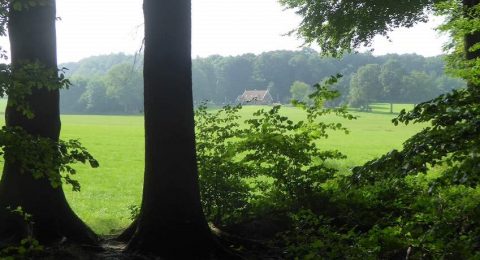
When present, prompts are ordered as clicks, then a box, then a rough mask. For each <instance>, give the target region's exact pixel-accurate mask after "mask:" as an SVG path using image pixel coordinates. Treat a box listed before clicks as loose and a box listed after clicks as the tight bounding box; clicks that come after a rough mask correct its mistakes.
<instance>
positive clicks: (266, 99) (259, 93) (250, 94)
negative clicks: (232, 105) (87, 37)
mask: <svg viewBox="0 0 480 260" xmlns="http://www.w3.org/2000/svg"><path fill="white" fill-rule="evenodd" d="M237 102H238V103H240V104H250V105H270V104H272V103H273V98H272V95H270V91H269V90H268V89H267V90H256V89H255V90H245V92H243V94H242V95H240V96H238V97H237Z"/></svg>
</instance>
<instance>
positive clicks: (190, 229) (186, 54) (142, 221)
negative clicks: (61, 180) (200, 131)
mask: <svg viewBox="0 0 480 260" xmlns="http://www.w3.org/2000/svg"><path fill="white" fill-rule="evenodd" d="M143 10H144V15H145V60H144V88H145V89H144V93H145V94H144V95H145V97H144V98H145V99H144V100H145V181H144V188H143V200H142V205H141V211H140V215H139V218H138V219H137V221H136V222H135V224H134V226H132V227H131V228H130V229H129V230H127V233H129V232H128V231H134V232H133V237H132V238H131V240H130V242H129V245H128V248H127V251H129V252H133V253H140V254H144V255H154V256H160V257H164V258H166V259H199V258H200V259H205V258H210V257H211V256H212V255H213V254H215V251H216V249H217V248H218V247H217V244H216V241H215V239H214V237H213V235H212V234H211V232H210V229H209V226H208V223H207V222H206V220H205V217H204V214H203V211H202V207H201V203H200V192H199V187H198V170H197V165H196V155H195V134H194V119H193V99H192V72H191V69H192V62H191V1H190V0H144V3H143ZM130 234H131V233H130Z"/></svg>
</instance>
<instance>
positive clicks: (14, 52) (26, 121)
mask: <svg viewBox="0 0 480 260" xmlns="http://www.w3.org/2000/svg"><path fill="white" fill-rule="evenodd" d="M55 14H56V9H55V0H49V1H46V3H45V4H42V5H35V6H32V7H29V8H22V9H18V8H17V9H14V8H12V7H10V8H9V17H8V32H9V37H10V43H11V62H12V73H13V75H15V73H18V72H19V71H21V69H22V66H24V65H25V64H28V63H29V64H32V63H34V62H35V63H40V64H42V65H43V66H45V67H46V69H48V70H49V71H51V73H52V76H53V77H57V56H56V30H55V20H56V16H55ZM53 73H54V74H53ZM25 80H27V79H25ZM23 83H25V82H22V78H20V79H19V81H17V82H16V84H17V85H14V88H15V87H16V86H18V85H21V84H23ZM8 102H9V106H7V110H6V113H5V119H6V125H7V126H10V127H21V128H23V129H24V130H25V131H26V132H27V133H29V134H30V135H32V136H40V137H46V138H50V139H51V140H53V141H58V139H59V134H60V113H59V91H58V90H48V89H46V88H33V89H32V94H31V95H29V96H27V98H26V104H28V105H29V106H30V108H31V111H32V112H33V113H34V117H33V118H27V117H26V116H25V115H24V114H23V113H22V112H19V111H17V109H16V107H15V106H14V105H13V104H12V102H13V100H11V99H10V98H9V101H8ZM6 153H7V154H6V156H5V158H6V159H5V165H4V171H3V176H2V179H1V182H0V241H1V243H0V245H1V244H3V243H11V242H15V241H17V240H18V239H21V238H22V237H23V236H25V235H26V234H25V233H26V232H27V230H26V229H25V226H24V223H23V222H22V221H21V220H19V219H18V216H17V217H16V216H14V215H13V214H11V213H10V212H8V211H7V210H6V207H13V208H15V207H17V206H21V207H22V208H23V209H24V211H25V212H27V213H29V214H32V215H33V221H34V222H35V224H34V226H33V235H34V237H35V238H36V239H38V240H39V241H40V242H41V243H51V242H56V241H61V240H62V239H64V238H66V239H67V240H69V241H73V242H77V243H88V244H94V243H96V242H97V237H96V235H95V234H94V233H93V232H92V231H91V230H90V229H89V228H88V227H87V226H86V225H85V224H84V223H83V222H82V221H81V220H80V219H79V218H78V217H77V216H76V215H75V213H74V212H73V211H72V210H71V208H70V207H69V206H68V204H67V201H66V199H65V195H64V193H63V190H62V187H61V186H60V187H58V188H53V187H52V185H51V183H50V181H49V180H48V179H47V178H41V179H34V178H33V177H32V174H30V173H29V172H22V170H21V169H20V168H21V167H20V165H19V164H18V161H16V160H12V158H11V156H8V153H9V151H8V149H7V151H6ZM30 232H31V231H30Z"/></svg>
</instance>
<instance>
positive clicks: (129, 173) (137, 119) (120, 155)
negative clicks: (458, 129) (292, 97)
mask: <svg viewBox="0 0 480 260" xmlns="http://www.w3.org/2000/svg"><path fill="white" fill-rule="evenodd" d="M411 107H412V106H411V105H396V106H395V107H394V109H395V111H396V112H398V111H399V110H400V109H402V108H411ZM257 109H259V107H256V106H246V107H245V108H244V109H243V110H242V113H243V116H244V117H245V118H246V117H248V116H249V115H251V114H252V112H253V111H255V110H257ZM265 109H268V107H265ZM373 109H374V111H373V113H364V112H356V111H352V113H353V114H354V115H356V116H358V117H359V118H358V119H357V120H354V121H348V120H343V119H342V120H339V119H338V118H336V117H334V116H328V117H326V118H325V120H327V121H335V122H342V123H344V125H345V126H347V127H348V128H349V129H350V131H351V133H350V134H349V135H345V134H343V133H340V132H338V133H332V134H331V135H330V138H329V139H327V140H323V141H321V145H322V146H325V147H328V148H334V149H338V150H340V151H342V152H343V153H345V154H346V155H347V156H348V159H346V160H344V161H341V162H335V164H337V165H338V166H339V167H340V168H341V169H342V170H343V171H345V170H348V169H349V168H350V167H352V166H354V165H358V164H361V163H363V162H366V161H367V160H370V159H373V158H374V157H375V156H378V155H380V154H382V153H385V152H387V151H389V150H391V149H392V148H399V147H401V144H402V142H403V141H404V140H405V139H406V138H408V137H409V136H411V135H412V134H414V133H415V132H418V131H419V130H420V129H421V128H422V127H423V126H421V125H409V126H394V125H393V124H392V123H391V122H390V121H391V119H392V118H393V117H394V115H391V114H389V113H388V112H389V109H390V108H389V105H388V104H377V105H375V106H374V107H373ZM282 111H283V113H284V114H285V115H287V116H289V117H290V118H291V119H293V120H299V119H301V118H302V113H301V112H300V111H299V110H298V109H296V108H292V107H285V108H282ZM62 138H63V139H79V140H80V141H81V142H82V143H83V145H84V146H85V147H87V148H88V150H89V151H90V152H91V153H92V154H93V155H94V156H95V158H96V159H97V160H98V161H99V162H100V168H97V169H90V168H88V167H86V166H84V165H79V166H78V167H77V169H78V175H77V176H76V178H77V179H78V180H79V181H80V184H81V186H82V189H81V192H72V191H71V189H70V187H65V189H66V193H67V197H68V200H69V202H70V203H71V206H72V207H73V209H74V210H75V211H76V212H77V213H78V214H79V215H80V217H81V218H82V219H83V220H85V221H86V222H87V223H88V224H89V225H90V226H91V227H92V228H93V229H94V230H95V231H96V232H98V233H101V234H109V233H115V232H116V231H118V230H120V229H122V228H125V227H126V226H127V225H128V224H129V223H130V219H129V216H130V210H129V206H131V205H136V204H138V203H139V202H140V200H141V189H142V179H143V155H144V151H143V150H144V149H143V148H144V144H143V117H142V116H94V115H63V116H62Z"/></svg>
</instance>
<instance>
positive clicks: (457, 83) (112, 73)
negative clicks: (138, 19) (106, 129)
mask: <svg viewBox="0 0 480 260" xmlns="http://www.w3.org/2000/svg"><path fill="white" fill-rule="evenodd" d="M142 64H143V57H141V56H133V55H125V54H111V55H103V56H95V57H89V58H86V59H83V60H81V61H79V62H72V63H65V64H61V67H66V68H68V69H69V70H68V71H67V76H68V77H69V78H70V80H71V83H72V86H71V87H70V88H69V89H68V90H62V92H61V96H62V99H61V111H62V113H77V114H83V113H86V114H135V113H141V112H142V107H143V77H142V68H141V66H142ZM192 72H193V93H194V101H195V102H196V103H197V104H198V103H200V102H202V101H205V100H208V101H209V102H211V103H212V104H215V105H223V104H231V103H234V102H235V100H236V98H237V97H238V96H239V95H241V94H242V93H243V92H244V90H248V89H257V90H260V89H269V90H270V93H271V95H272V96H273V98H274V101H275V102H277V103H288V102H289V101H290V100H291V99H292V96H293V97H295V98H296V99H303V98H305V97H306V96H308V93H309V91H310V89H311V87H312V85H313V84H316V83H318V82H321V81H323V80H324V79H326V78H328V77H330V76H332V75H335V74H337V73H340V74H342V75H343V77H342V78H341V79H340V80H339V82H338V83H337V84H336V85H334V88H336V89H337V90H338V91H340V92H341V94H342V96H341V97H340V98H339V99H338V100H336V101H335V104H334V105H340V104H346V105H349V106H352V107H360V108H368V104H369V103H372V102H385V103H387V102H388V103H419V102H421V101H425V100H428V99H431V98H433V97H435V96H438V95H439V94H441V93H445V92H447V91H449V90H451V89H453V88H461V87H464V86H465V83H464V82H463V81H462V80H460V79H456V78H452V77H449V76H447V75H445V72H444V62H443V60H442V57H441V56H437V57H423V56H420V55H415V54H406V55H397V54H389V55H384V56H373V55H372V54H370V53H363V54H349V55H346V56H344V57H343V58H341V59H335V58H328V57H321V56H320V55H319V54H318V53H317V52H316V51H315V50H312V49H309V48H305V49H303V50H301V51H271V52H265V53H262V54H259V55H254V54H245V55H241V56H233V57H232V56H228V57H222V56H218V55H214V56H209V57H206V58H196V59H194V60H193V71H192ZM172 98H175V97H172Z"/></svg>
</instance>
